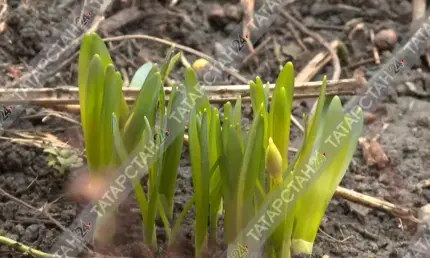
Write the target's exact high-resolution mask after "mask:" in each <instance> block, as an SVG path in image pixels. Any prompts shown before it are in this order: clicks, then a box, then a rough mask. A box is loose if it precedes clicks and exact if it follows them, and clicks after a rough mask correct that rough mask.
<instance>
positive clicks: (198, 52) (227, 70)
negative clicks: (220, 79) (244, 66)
mask: <svg viewBox="0 0 430 258" xmlns="http://www.w3.org/2000/svg"><path fill="white" fill-rule="evenodd" d="M129 39H144V40H151V41H155V42H158V43H161V44H165V45H168V46H171V47H172V46H174V47H176V48H177V49H180V50H182V51H185V52H188V53H191V54H194V55H196V56H198V57H200V58H204V59H206V60H207V61H209V62H211V63H212V64H214V65H216V67H218V68H219V69H221V70H223V71H224V72H226V73H228V74H229V75H231V76H233V77H234V78H236V79H237V80H239V81H240V82H242V83H248V80H247V79H245V78H244V77H242V76H241V75H240V74H238V73H237V72H235V71H234V70H233V69H231V68H227V67H225V66H224V65H223V64H221V63H220V62H218V61H217V60H215V59H214V58H212V57H211V56H209V55H206V54H205V53H202V52H200V51H197V50H195V49H192V48H190V47H187V46H184V45H181V44H176V43H173V42H171V41H169V40H165V39H160V38H157V37H152V36H149V35H124V36H118V37H110V38H105V39H103V40H104V41H121V40H129Z"/></svg>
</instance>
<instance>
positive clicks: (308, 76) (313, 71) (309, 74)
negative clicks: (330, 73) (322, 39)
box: [296, 40, 340, 82]
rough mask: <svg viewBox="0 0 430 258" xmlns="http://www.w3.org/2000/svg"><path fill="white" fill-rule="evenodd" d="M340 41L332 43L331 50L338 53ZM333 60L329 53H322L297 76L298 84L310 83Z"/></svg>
mask: <svg viewBox="0 0 430 258" xmlns="http://www.w3.org/2000/svg"><path fill="white" fill-rule="evenodd" d="M339 43H340V41H339V40H335V41H333V42H331V43H330V48H331V49H333V50H334V51H336V49H337V47H338V46H339ZM330 60H332V56H331V55H330V53H328V52H327V51H321V52H320V53H318V54H317V55H315V57H314V58H312V59H311V60H310V61H309V62H308V64H307V65H306V66H305V67H304V68H303V69H302V70H301V71H300V72H299V74H298V75H297V76H296V81H297V82H308V81H310V80H312V79H313V78H314V77H315V75H317V74H318V72H319V71H320V70H321V69H322V68H324V66H325V65H326V64H327V63H328V62H330Z"/></svg>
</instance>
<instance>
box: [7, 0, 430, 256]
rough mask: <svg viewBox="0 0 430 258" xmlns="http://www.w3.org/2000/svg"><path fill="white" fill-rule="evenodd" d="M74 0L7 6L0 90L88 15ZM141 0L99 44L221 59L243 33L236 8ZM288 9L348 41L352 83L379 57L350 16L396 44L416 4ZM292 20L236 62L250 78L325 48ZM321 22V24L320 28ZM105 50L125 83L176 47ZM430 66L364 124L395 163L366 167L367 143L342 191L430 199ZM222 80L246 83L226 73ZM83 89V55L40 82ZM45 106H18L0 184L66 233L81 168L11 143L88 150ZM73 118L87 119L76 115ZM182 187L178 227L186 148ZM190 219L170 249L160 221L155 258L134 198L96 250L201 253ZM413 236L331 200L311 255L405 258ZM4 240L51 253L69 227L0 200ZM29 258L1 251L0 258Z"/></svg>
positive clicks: (182, 197) (318, 4)
mask: <svg viewBox="0 0 430 258" xmlns="http://www.w3.org/2000/svg"><path fill="white" fill-rule="evenodd" d="M68 2H70V3H69V4H67V3H66V2H65V3H66V4H64V3H62V1H54V2H53V1H45V0H40V1H34V2H33V1H31V2H30V3H28V1H19V0H15V1H8V3H9V5H10V7H11V8H10V9H9V10H8V16H7V19H6V27H5V29H4V31H3V32H2V33H0V70H1V73H0V85H5V84H6V83H7V82H10V81H12V80H13V79H14V78H13V76H11V75H8V73H9V74H10V73H11V71H10V69H9V68H8V67H9V66H14V67H17V68H19V69H22V72H21V73H24V72H25V71H26V64H28V63H30V61H31V60H32V59H33V58H34V57H35V56H36V55H37V54H38V53H39V52H40V51H42V50H43V49H44V48H46V47H47V42H51V40H49V39H50V38H53V37H56V36H58V35H59V33H61V31H60V30H59V29H58V28H59V26H60V25H61V24H62V22H64V20H65V19H66V18H68V19H69V20H70V21H72V19H73V18H74V17H73V16H72V15H71V13H72V11H76V10H80V8H81V5H80V4H81V3H80V1H76V2H75V1H68ZM82 2H83V1H82ZM141 2H142V3H141V7H140V12H141V13H142V16H141V18H139V19H136V20H134V21H132V22H130V23H128V24H125V25H124V26H122V27H120V28H118V29H115V30H114V31H110V32H104V33H103V32H101V33H100V34H101V35H102V36H103V37H109V36H118V35H124V34H148V35H152V36H156V37H160V38H164V39H168V40H172V41H174V42H177V43H180V44H183V45H186V46H189V47H192V48H195V49H197V50H199V51H202V52H204V53H207V54H210V55H212V56H214V57H215V58H218V57H219V55H220V52H219V49H220V42H223V41H224V40H225V38H226V37H227V36H228V35H229V34H230V32H231V31H232V30H233V29H235V28H236V26H240V22H241V21H242V19H243V8H242V7H241V5H240V3H238V1H228V0H225V1H221V2H212V1H191V0H180V1H179V2H178V3H177V4H176V5H174V6H173V7H168V5H169V3H168V2H150V1H141ZM129 5H130V4H129V3H127V1H117V2H116V3H115V4H114V6H113V8H111V9H110V10H109V11H108V13H107V15H106V16H107V17H106V18H107V19H108V18H109V17H110V16H112V15H114V14H115V13H117V12H119V11H120V10H124V9H125V8H128V7H129ZM260 5H261V2H260V1H258V0H257V1H256V6H257V7H258V6H260ZM61 6H63V7H61ZM287 10H288V11H289V12H290V13H292V14H293V15H294V16H295V17H296V18H297V19H298V20H299V21H301V22H302V24H303V25H305V26H306V27H308V28H309V29H311V30H313V31H315V32H317V33H319V34H320V35H321V36H323V37H324V38H325V39H326V40H327V41H328V42H330V41H332V40H335V39H339V40H341V41H343V42H344V43H345V45H346V47H347V48H348V50H349V55H348V56H347V58H342V63H341V65H342V67H343V69H342V77H341V78H351V77H352V76H353V75H354V74H356V73H361V74H364V75H365V77H366V78H367V79H368V78H369V77H370V76H371V75H372V71H375V70H377V69H378V66H377V65H374V63H373V62H369V63H368V64H364V65H354V64H357V63H358V62H360V61H362V60H364V59H368V58H372V57H373V54H372V45H371V42H370V39H369V37H368V36H365V35H364V34H360V32H358V33H356V34H355V36H353V37H351V38H349V37H348V36H349V33H350V31H351V30H350V29H347V28H346V27H345V26H344V25H345V24H346V23H347V22H349V21H351V20H353V19H361V22H364V23H365V24H366V26H367V27H368V28H372V29H373V30H374V31H375V32H378V31H380V30H381V29H393V30H394V31H395V32H396V34H397V37H398V41H401V40H402V39H403V38H404V37H405V35H406V33H407V31H408V28H409V24H410V22H411V11H412V6H411V1H398V0H397V1H383V0H380V1H378V0H368V1H367V0H349V1H335V0H333V1H330V0H327V1H312V0H304V1H297V3H294V4H292V5H290V6H289V7H288V8H287ZM286 25H287V21H286V20H285V19H284V18H283V17H282V16H280V15H279V16H278V17H277V19H276V20H275V22H274V24H273V25H272V26H270V29H269V30H268V31H267V32H266V33H265V34H264V35H263V39H262V40H259V42H258V44H261V43H262V42H263V41H264V40H265V39H267V38H269V37H270V38H271V39H272V40H270V41H269V42H268V43H267V44H266V46H264V48H263V49H262V51H260V52H258V53H257V54H256V55H255V56H254V57H253V58H251V59H249V60H248V61H247V62H246V63H242V64H241V66H240V67H236V68H237V69H238V70H239V72H240V74H241V75H242V76H244V77H245V78H247V79H254V78H255V76H256V75H259V76H261V77H262V79H263V80H264V81H270V82H274V81H275V79H276V77H277V74H278V73H279V66H280V65H281V64H284V63H285V62H287V61H292V62H293V63H294V65H295V68H296V73H298V72H299V71H301V69H302V68H303V67H304V66H305V65H306V64H307V63H308V62H309V61H310V60H311V59H312V58H313V57H314V56H315V55H316V54H317V53H319V52H320V51H322V50H324V48H323V47H322V46H321V45H320V44H318V43H317V42H315V41H312V39H310V38H309V37H308V36H307V35H304V34H301V33H299V35H300V37H301V40H302V41H303V42H304V44H305V45H306V47H307V48H308V51H304V50H303V49H302V48H300V46H298V44H297V39H296V38H295V37H294V34H293V33H292V32H291V31H290V29H289V28H288V26H286ZM322 25H324V26H325V28H323V29H322ZM107 31H109V30H107ZM108 46H109V48H110V50H111V55H112V57H113V60H114V63H115V65H116V67H117V69H118V70H120V69H122V70H123V71H124V72H125V73H126V74H127V76H128V77H129V78H131V76H132V75H133V73H134V71H136V70H137V69H138V68H139V67H140V66H141V65H142V64H143V63H145V62H149V61H151V62H157V63H161V62H162V61H163V60H164V56H165V54H166V51H167V50H168V46H164V45H161V44H159V43H154V42H151V41H139V40H133V41H127V42H121V41H120V42H113V43H109V44H108ZM278 46H280V47H279V48H278ZM255 47H257V46H255ZM221 48H222V46H221ZM76 51H77V50H76ZM381 54H382V53H381ZM185 57H186V58H187V60H188V61H189V62H190V63H191V62H193V61H194V60H196V59H197V57H195V56H193V55H191V54H188V53H185ZM183 67H184V66H183V65H180V64H179V65H178V66H177V69H175V70H174V71H173V73H172V76H171V79H172V80H177V81H180V80H181V78H182V75H183V72H184V68H183ZM428 70H429V69H428V64H427V62H426V61H425V60H423V62H422V64H421V65H420V66H418V67H415V68H414V70H410V71H408V72H407V73H405V74H402V75H401V77H402V78H401V79H403V81H408V82H410V83H412V84H413V85H414V88H415V91H413V92H411V91H410V87H406V86H405V84H404V83H402V82H396V83H394V84H393V85H392V86H393V89H394V90H393V91H392V92H391V93H390V97H389V98H387V100H385V101H384V103H382V104H380V106H379V107H378V109H377V111H376V112H375V117H374V118H373V120H374V121H373V122H371V123H370V122H369V123H367V124H366V125H365V133H364V135H363V137H366V138H368V139H371V138H373V137H376V136H377V135H378V134H379V135H380V136H379V137H378V142H379V143H380V144H381V147H382V149H383V151H384V152H385V153H386V155H387V157H388V159H389V162H388V163H387V165H386V166H385V168H382V169H379V168H378V167H377V166H372V165H369V164H368V160H367V159H366V158H365V157H364V155H363V154H364V151H365V150H363V148H362V147H361V146H360V145H359V147H358V149H357V151H356V153H355V155H354V158H353V161H352V163H351V164H350V166H349V169H348V172H347V173H346V175H345V177H344V179H343V181H342V183H341V185H342V186H343V187H346V188H348V189H351V190H355V191H357V192H360V193H364V194H367V195H370V196H373V197H377V198H380V199H383V200H387V201H389V202H392V203H394V204H396V205H401V206H404V207H408V208H411V209H412V210H414V211H417V210H418V209H419V208H420V207H422V206H423V205H425V204H427V203H428V202H430V190H429V189H425V188H424V189H420V188H418V187H417V185H418V184H419V183H420V182H422V181H423V180H425V179H428V178H429V176H430V172H429V171H430V169H429V168H430V113H429V110H430V103H429V99H428V98H425V97H424V98H423V97H422V96H423V95H425V94H417V93H416V92H417V91H419V92H421V93H426V92H430V90H429V85H430V84H429V83H428V81H427V79H426V78H428V76H427V75H429V73H428ZM332 72H333V68H332V65H331V63H329V64H327V65H326V66H325V68H324V69H322V70H320V72H319V73H318V74H317V75H316V77H315V78H314V80H320V79H321V78H322V76H323V75H327V76H328V77H329V78H330V76H331V75H332ZM416 78H418V79H416ZM216 83H217V84H238V83H239V82H237V81H235V80H234V79H232V78H228V77H227V76H225V78H223V80H220V81H217V82H216ZM76 84H77V58H75V59H74V60H73V62H70V63H69V64H67V65H65V66H64V67H63V68H61V69H59V70H58V71H55V73H54V74H52V75H51V76H50V78H49V79H48V80H47V82H46V83H44V84H43V86H44V87H55V86H59V85H76ZM347 99H348V97H343V98H342V100H343V101H345V100H347ZM311 108H312V101H310V100H304V101H296V102H295V104H294V109H293V114H294V115H295V116H296V117H297V118H298V119H299V120H300V118H301V117H302V115H303V114H304V113H307V112H309V111H310V109H311ZM43 110H44V109H43V108H41V107H36V106H25V107H21V108H17V109H16V110H14V114H13V118H14V119H13V123H12V124H11V125H10V127H9V128H8V129H7V130H5V131H2V132H0V136H1V138H0V160H1V162H0V187H1V188H2V189H4V190H5V191H7V192H8V193H10V194H12V195H13V196H15V197H16V198H19V199H20V200H22V201H24V202H26V203H28V204H30V205H32V206H33V207H35V208H37V209H45V210H48V211H49V213H50V214H51V215H52V216H53V217H54V218H55V219H57V220H58V221H60V222H61V223H62V224H63V225H64V226H69V225H70V224H71V223H72V221H73V220H74V218H75V217H77V215H78V214H79V212H80V211H81V210H82V208H83V207H84V206H85V204H86V203H85V202H84V201H82V200H79V199H76V198H74V197H72V196H71V195H70V194H69V192H68V186H69V184H70V182H71V181H72V179H73V178H74V177H76V172H73V171H70V170H66V171H65V173H60V172H58V171H57V170H56V169H54V168H51V167H49V166H48V164H47V160H46V157H47V155H46V153H44V152H43V149H42V148H38V147H35V146H32V145H28V144H24V143H22V142H21V143H18V142H16V141H15V142H13V141H12V140H11V139H16V138H20V137H19V136H17V133H24V132H31V133H34V132H37V133H50V134H52V135H55V136H56V137H58V139H60V140H62V141H64V142H67V143H69V144H70V145H71V146H73V147H74V148H77V149H80V150H81V151H82V152H83V150H84V144H83V140H82V138H83V137H82V131H81V128H80V126H78V125H75V124H72V123H70V122H68V121H64V120H61V119H58V118H55V117H52V118H50V119H49V120H46V121H45V120H44V121H42V118H43V116H34V115H37V114H39V112H41V111H43ZM221 110H222V108H221ZM243 117H244V118H243V126H244V128H247V127H248V128H249V125H250V121H251V119H252V112H251V108H250V107H249V106H248V105H244V106H243ZM74 118H75V119H76V120H77V121H79V120H80V118H79V116H78V115H75V116H74ZM387 125H388V127H387ZM291 138H292V144H293V147H299V144H300V142H301V139H302V133H301V132H300V130H299V129H298V128H297V127H294V126H293V128H292V133H291ZM80 173H86V172H85V171H84V172H80ZM146 181H147V179H146V178H143V179H142V183H144V184H145V182H146ZM177 182H178V184H177V188H176V198H175V204H174V219H173V221H174V220H175V219H176V218H177V217H178V216H179V214H180V212H181V211H182V209H183V207H184V206H185V204H186V203H187V202H188V201H189V200H190V199H191V198H192V194H193V190H192V178H191V172H190V162H189V158H188V150H187V147H186V146H185V147H184V152H183V157H182V160H181V167H180V169H179V171H178V180H177ZM145 187H146V186H145ZM145 189H146V188H145ZM315 201H318V200H315ZM193 219H194V210H191V211H190V212H189V214H188V215H187V217H186V219H185V221H184V225H183V226H182V229H181V231H180V233H179V236H178V244H177V246H175V247H174V248H172V249H169V250H168V249H166V235H165V233H164V231H163V224H162V222H161V220H157V237H158V244H159V251H158V252H157V253H153V252H152V251H151V250H150V249H149V248H147V247H146V246H144V245H143V244H142V240H143V235H142V230H141V215H140V212H139V209H138V206H137V203H136V200H135V199H134V197H133V196H129V198H128V199H127V200H126V201H124V202H123V204H122V205H121V207H120V209H119V214H118V216H117V233H116V235H115V237H114V239H113V241H112V243H110V244H106V245H104V246H96V247H94V246H90V247H92V248H93V249H94V250H96V251H97V252H99V253H103V254H110V255H116V256H124V257H136V258H138V257H193V246H194V238H193V236H194V230H193V223H194V222H193ZM221 224H222V221H221ZM416 229H417V226H416V224H415V223H413V222H411V221H410V220H408V219H400V218H398V217H396V216H393V215H392V214H389V213H387V212H385V211H383V210H378V209H375V208H366V207H364V206H362V205H357V204H354V203H352V202H350V201H347V200H345V199H343V198H340V197H335V198H333V200H332V201H331V202H330V205H329V207H328V210H327V212H326V214H325V216H324V219H323V222H322V224H321V227H320V232H319V234H318V236H317V239H316V243H315V248H314V255H315V257H322V256H323V255H325V254H327V255H329V256H330V257H345V258H346V257H359V258H368V257H378V258H379V257H382V258H388V257H389V258H395V257H404V255H405V251H406V249H407V246H408V243H409V241H410V239H411V236H412V235H414V234H415V232H416ZM0 233H1V234H3V235H5V236H7V237H9V238H11V239H14V240H17V241H19V242H22V243H24V244H26V245H29V246H32V247H34V248H37V249H40V250H43V251H49V250H50V248H51V246H53V245H54V243H55V240H56V237H58V236H59V235H60V234H61V233H62V232H61V230H60V229H59V228H58V227H57V226H56V225H54V224H53V222H52V221H51V220H49V219H47V218H46V217H43V216H42V215H40V214H38V213H37V212H34V211H31V210H30V209H28V208H27V207H24V206H23V205H21V204H19V203H17V202H16V201H14V200H11V199H10V198H9V197H7V196H4V195H1V194H0ZM209 253H211V254H213V253H215V252H213V250H211V251H210V252H208V254H206V255H205V256H207V257H211V256H213V255H210V254H209ZM82 255H85V254H82ZM24 256H25V255H23V254H20V253H18V252H16V251H14V250H12V249H9V248H7V247H4V246H0V257H24ZM28 257H31V256H28Z"/></svg>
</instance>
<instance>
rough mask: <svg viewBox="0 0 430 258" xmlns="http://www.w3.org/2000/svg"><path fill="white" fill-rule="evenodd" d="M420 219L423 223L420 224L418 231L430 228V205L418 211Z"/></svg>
mask: <svg viewBox="0 0 430 258" xmlns="http://www.w3.org/2000/svg"><path fill="white" fill-rule="evenodd" d="M418 219H419V220H421V221H423V222H422V223H420V224H418V231H421V230H423V229H425V228H426V227H427V228H430V204H426V205H424V206H422V207H421V208H420V209H419V210H418Z"/></svg>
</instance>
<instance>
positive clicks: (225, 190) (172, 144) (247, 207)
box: [78, 34, 363, 258]
mask: <svg viewBox="0 0 430 258" xmlns="http://www.w3.org/2000/svg"><path fill="white" fill-rule="evenodd" d="M179 58H180V54H176V55H174V56H173V47H172V48H171V49H170V51H169V52H168V54H167V57H166V59H165V62H164V64H163V65H162V66H161V68H159V67H158V65H156V64H152V63H146V64H144V65H142V66H141V67H140V68H139V69H138V70H137V72H136V74H135V75H134V76H133V78H132V81H131V83H130V87H131V88H137V89H139V90H140V92H139V95H138V97H137V99H136V101H135V103H134V105H133V106H132V107H131V108H130V107H129V106H128V103H127V102H126V100H125V98H124V96H123V93H122V84H123V81H122V78H121V74H120V73H119V72H118V71H116V70H115V67H114V65H113V62H112V59H111V57H110V55H109V52H108V50H107V47H106V45H105V43H104V42H103V40H102V39H101V38H100V37H99V36H98V35H96V34H87V35H85V36H84V39H83V42H82V45H81V50H80V55H79V78H78V80H79V82H78V83H79V99H80V106H81V120H82V125H83V131H84V138H85V146H86V155H87V160H88V167H89V170H90V176H97V175H106V173H107V171H111V170H112V169H116V168H119V167H120V166H121V164H122V163H123V162H125V161H126V160H129V159H131V158H133V157H132V154H133V153H135V150H138V151H139V150H140V151H142V152H143V150H144V149H145V150H147V151H148V148H149V151H150V152H151V153H153V155H152V157H151V158H149V159H148V161H147V163H145V166H147V168H148V174H149V176H148V178H149V179H148V182H147V183H148V187H147V189H148V190H147V191H146V192H145V190H144V188H143V186H142V185H141V182H140V180H139V179H138V178H140V177H136V179H133V180H132V182H131V183H132V185H133V187H134V192H135V195H136V199H137V201H138V204H139V208H140V211H141V214H142V228H143V235H144V242H145V244H147V245H150V246H152V247H153V248H154V249H156V248H157V236H156V231H155V220H156V218H157V216H159V217H160V218H161V219H162V221H163V224H164V228H165V230H166V234H167V238H168V244H169V246H172V245H173V244H175V243H176V235H177V234H178V231H179V228H180V225H181V223H182V221H183V220H184V218H185V216H186V214H187V213H188V211H189V210H190V209H191V208H192V207H193V206H194V207H195V211H196V213H195V214H196V217H195V238H194V241H195V243H194V247H195V257H197V258H200V257H202V256H203V254H204V251H205V250H206V249H207V247H208V244H210V243H213V242H216V241H217V240H218V239H217V233H218V232H217V231H218V220H219V218H220V216H222V215H224V228H223V230H224V232H223V233H224V242H225V244H231V243H233V242H234V241H236V240H237V239H238V237H239V242H241V243H243V241H241V239H240V238H241V237H243V234H242V233H241V232H242V231H243V230H244V229H245V228H246V227H247V225H248V224H249V222H250V221H251V220H252V219H253V217H254V216H255V215H257V213H258V212H259V211H260V209H261V207H262V205H263V204H264V202H265V200H266V196H268V195H269V194H270V193H273V192H274V191H278V190H279V189H280V188H285V187H290V186H291V185H292V184H293V183H296V182H295V180H297V178H299V176H298V172H300V171H303V170H304V169H306V168H307V167H309V164H317V166H316V167H318V168H319V169H321V170H322V171H323V173H322V174H321V175H320V176H318V173H314V174H313V175H310V176H309V177H308V178H305V179H303V178H302V180H301V181H300V186H301V187H302V188H303V189H305V190H306V191H305V192H304V194H302V195H298V196H296V197H295V198H297V202H295V203H296V205H295V206H294V207H289V206H288V205H284V207H282V209H283V210H284V211H287V210H288V212H287V213H285V214H288V215H286V216H285V217H282V221H281V223H280V224H277V227H276V229H275V231H274V232H273V233H272V234H271V235H270V236H269V241H267V242H266V243H265V252H266V257H267V258H272V257H273V258H274V257H277V258H289V257H291V255H292V252H293V253H303V254H311V253H312V249H313V244H314V241H315V237H316V234H317V232H318V228H319V225H320V223H321V220H322V217H323V215H324V213H325V211H326V209H327V206H328V204H329V202H330V199H331V198H332V197H333V194H334V192H335V190H336V187H337V186H338V185H339V184H340V181H341V180H342V178H343V176H344V174H345V172H346V170H347V168H348V165H349V163H350V161H351V159H352V155H353V153H354V151H355V149H356V146H357V141H358V137H359V136H360V135H361V133H362V129H363V114H362V111H361V110H359V112H357V113H355V114H354V115H353V116H351V115H349V114H347V115H344V114H343V111H342V105H341V102H340V100H339V98H338V97H337V96H335V97H327V96H326V94H325V93H326V84H327V80H326V78H325V77H324V80H323V84H322V86H321V91H320V96H319V98H318V102H317V105H316V109H315V112H313V113H312V114H311V115H310V116H309V118H307V117H305V119H304V122H305V134H304V139H303V143H302V146H301V148H300V149H299V151H298V152H297V154H296V156H295V157H293V158H292V159H290V158H291V157H290V155H289V145H290V127H291V111H292V105H293V96H294V67H293V65H292V64H291V63H287V64H285V66H283V67H282V69H281V72H280V74H279V76H278V78H277V81H276V84H275V87H274V89H273V93H272V94H271V96H272V97H271V98H270V88H269V84H266V85H263V82H262V80H261V79H260V78H259V77H256V80H255V82H254V81H251V82H250V93H251V103H252V109H253V114H254V117H253V121H252V124H251V127H250V129H249V130H244V129H243V128H242V112H241V111H242V110H241V107H242V99H241V98H240V97H239V98H238V99H237V100H236V103H234V106H233V105H232V104H231V103H230V102H227V103H226V104H225V105H224V115H223V119H221V115H220V112H219V110H218V109H217V108H215V107H211V105H210V103H209V100H208V98H207V97H204V96H203V95H202V93H201V89H200V85H199V83H198V81H197V76H196V74H195V72H194V71H193V69H192V68H191V67H187V68H186V69H185V70H186V71H185V76H184V77H185V78H184V82H183V87H182V88H181V87H178V86H173V87H172V90H171V92H170V94H169V96H168V101H167V99H166V96H165V92H164V87H163V85H164V82H165V80H166V78H167V77H168V75H169V73H170V72H171V71H172V69H173V68H174V66H175V64H176V62H177V61H178V60H179ZM181 89H185V91H186V94H187V95H186V96H185V95H184V94H183V91H181ZM199 96H203V97H199ZM166 103H167V105H166ZM269 104H270V111H268V109H267V107H268V106H269ZM184 105H186V106H187V107H189V110H187V109H186V108H184ZM188 111H190V114H189V117H185V115H186V114H187V113H188ZM177 114H181V117H182V118H183V119H178V118H177V117H176V115H177ZM187 118H188V133H189V152H190V161H191V174H192V180H193V188H194V196H193V198H192V199H191V200H190V201H189V202H188V203H187V205H186V206H185V207H184V209H183V210H182V212H181V214H180V215H179V217H178V218H177V220H176V221H175V224H174V225H173V227H171V226H172V225H170V223H171V222H172V219H173V203H174V193H175V188H176V180H177V170H178V168H179V163H180V158H181V153H182V151H183V144H184V142H183V141H184V133H185V125H186V120H187ZM339 124H342V130H343V131H342V133H341V134H342V136H343V137H342V138H341V139H340V141H341V143H340V144H339V145H340V146H343V147H342V149H341V150H340V151H339V152H337V151H334V149H333V148H335V147H330V146H329V144H328V143H327V141H326V139H327V138H328V137H330V136H331V134H332V133H333V131H336V130H339V128H338V127H339V126H338V125H339ZM342 139H343V140H342ZM342 141H343V142H342ZM148 146H150V147H148ZM329 147H330V148H329ZM327 148H328V149H327ZM323 149H324V150H325V151H327V150H328V151H330V150H333V152H332V153H338V154H336V156H335V157H332V160H334V161H333V162H332V163H326V162H325V161H326V154H327V155H332V154H331V152H327V153H324V154H321V152H322V150H323ZM293 180H294V181H293ZM291 197H293V196H291ZM109 212H110V213H109V215H108V216H107V219H106V218H103V220H102V218H99V219H98V220H97V223H96V224H97V225H96V234H95V239H96V240H100V241H102V240H103V239H104V240H106V238H109V237H111V236H112V235H113V233H114V232H107V233H106V232H105V233H103V234H102V233H100V232H101V231H100V232H99V231H98V230H97V228H99V227H103V225H104V223H110V225H111V226H110V227H109V228H114V226H112V225H114V220H113V218H114V216H115V210H111V211H109Z"/></svg>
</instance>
